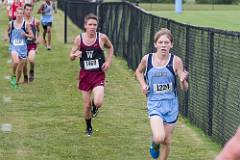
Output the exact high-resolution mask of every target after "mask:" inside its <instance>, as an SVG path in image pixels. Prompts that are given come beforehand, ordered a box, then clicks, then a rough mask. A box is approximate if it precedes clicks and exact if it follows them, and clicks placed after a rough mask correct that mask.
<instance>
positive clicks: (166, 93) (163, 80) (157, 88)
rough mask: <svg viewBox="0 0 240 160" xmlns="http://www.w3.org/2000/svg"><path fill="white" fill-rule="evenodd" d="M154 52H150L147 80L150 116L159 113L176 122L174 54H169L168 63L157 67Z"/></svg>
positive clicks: (165, 119)
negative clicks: (154, 61) (154, 63)
mask: <svg viewBox="0 0 240 160" xmlns="http://www.w3.org/2000/svg"><path fill="white" fill-rule="evenodd" d="M153 55H154V53H150V54H148V59H147V65H146V66H147V67H146V71H145V75H144V76H145V80H146V82H147V84H148V86H149V91H148V94H147V100H148V104H147V105H148V113H149V116H150V117H151V116H154V115H158V116H160V117H161V118H162V119H163V121H164V122H166V123H174V122H176V120H177V117H178V98H177V90H176V89H177V88H176V75H175V73H174V69H173V60H174V55H172V54H169V60H168V63H167V65H165V66H163V67H155V66H154V65H153Z"/></svg>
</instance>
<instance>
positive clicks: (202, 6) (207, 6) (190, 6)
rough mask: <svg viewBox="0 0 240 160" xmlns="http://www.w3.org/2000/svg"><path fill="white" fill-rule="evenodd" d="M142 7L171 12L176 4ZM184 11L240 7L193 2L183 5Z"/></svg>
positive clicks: (151, 4) (155, 4)
mask: <svg viewBox="0 0 240 160" xmlns="http://www.w3.org/2000/svg"><path fill="white" fill-rule="evenodd" d="M140 7H141V8H143V9H145V10H149V11H170V10H174V9H175V4H164V3H140ZM183 9H184V10H187V11H189V10H191V11H199V10H201V11H203V10H204V11H207V10H217V11H218V10H224V11H230V10H239V9H240V5H222V4H214V5H212V4H195V3H193V2H189V3H185V4H183Z"/></svg>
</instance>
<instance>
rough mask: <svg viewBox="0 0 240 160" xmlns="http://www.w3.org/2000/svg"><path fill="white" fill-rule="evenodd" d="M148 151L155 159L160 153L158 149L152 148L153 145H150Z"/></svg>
mask: <svg viewBox="0 0 240 160" xmlns="http://www.w3.org/2000/svg"><path fill="white" fill-rule="evenodd" d="M149 151H150V155H151V156H152V158H154V159H157V158H158V157H159V154H160V151H159V149H158V150H155V149H154V148H153V146H152V145H151V146H150V149H149Z"/></svg>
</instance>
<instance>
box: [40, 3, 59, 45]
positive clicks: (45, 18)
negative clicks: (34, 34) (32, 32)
mask: <svg viewBox="0 0 240 160" xmlns="http://www.w3.org/2000/svg"><path fill="white" fill-rule="evenodd" d="M53 11H55V13H56V12H57V11H56V7H55V3H53V2H52V1H51V0H44V3H43V4H42V5H41V6H40V8H39V9H38V13H40V14H42V16H41V23H42V27H43V40H44V43H45V46H46V48H47V50H51V32H52V31H51V30H52V29H51V28H52V22H53ZM46 35H48V36H47V41H46Z"/></svg>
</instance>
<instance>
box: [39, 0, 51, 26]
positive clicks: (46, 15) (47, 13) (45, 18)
mask: <svg viewBox="0 0 240 160" xmlns="http://www.w3.org/2000/svg"><path fill="white" fill-rule="evenodd" d="M52 21H53V4H52V3H50V4H49V5H48V4H47V3H45V4H44V7H43V14H42V16H41V22H42V23H43V24H44V23H48V22H52Z"/></svg>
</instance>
